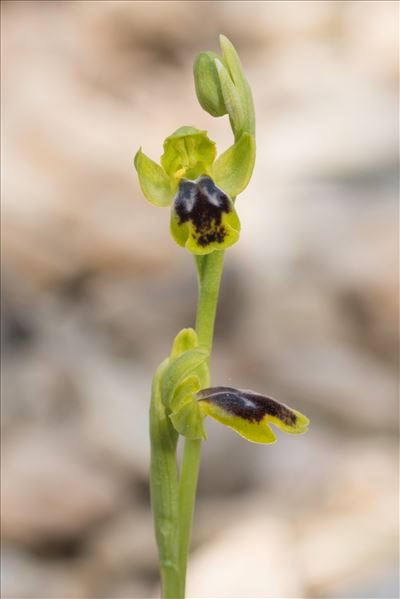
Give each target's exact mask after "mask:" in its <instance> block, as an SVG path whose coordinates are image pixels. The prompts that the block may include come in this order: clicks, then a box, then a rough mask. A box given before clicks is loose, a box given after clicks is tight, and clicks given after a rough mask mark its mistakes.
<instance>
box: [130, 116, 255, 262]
mask: <svg viewBox="0 0 400 599" xmlns="http://www.w3.org/2000/svg"><path fill="white" fill-rule="evenodd" d="M216 154H217V151H216V147H215V143H214V142H213V141H211V140H210V139H209V138H208V137H207V132H206V131H200V130H198V129H195V128H194V127H181V128H180V129H178V130H177V131H175V133H173V134H172V135H170V136H169V137H167V138H166V140H165V141H164V153H163V155H162V156H161V160H160V162H161V164H157V163H156V162H154V161H153V160H151V158H149V157H148V156H146V154H144V153H143V152H142V150H141V149H140V150H139V151H138V153H137V154H136V156H135V167H136V170H137V172H138V176H139V182H140V186H141V188H142V191H143V194H144V195H145V197H146V198H147V199H148V200H149V202H151V203H152V204H154V205H155V206H170V205H171V204H172V205H173V206H172V207H173V209H172V215H171V231H172V235H173V237H174V239H175V240H176V242H177V243H178V244H179V245H181V246H183V247H186V249H188V250H189V251H190V252H192V253H194V254H207V253H210V252H212V251H214V250H216V249H225V248H227V247H229V246H231V245H232V244H233V243H235V242H236V241H237V239H238V238H239V231H240V223H239V219H238V216H237V214H236V211H235V208H234V205H233V200H234V198H235V197H236V196H237V195H238V194H239V193H241V192H242V191H243V190H244V189H245V187H246V186H247V184H248V182H249V180H250V177H251V173H252V170H253V166H254V156H255V141H254V137H253V136H252V135H250V134H249V133H244V134H243V135H242V136H241V137H240V139H239V140H238V141H237V142H236V143H234V144H233V145H232V146H231V147H230V148H228V150H226V151H225V152H224V153H223V154H221V155H220V156H219V157H218V158H216Z"/></svg>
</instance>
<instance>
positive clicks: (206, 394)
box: [197, 387, 297, 425]
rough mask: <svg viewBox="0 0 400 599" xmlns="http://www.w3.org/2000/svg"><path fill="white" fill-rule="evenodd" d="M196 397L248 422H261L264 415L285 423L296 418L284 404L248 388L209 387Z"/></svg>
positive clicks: (293, 421)
mask: <svg viewBox="0 0 400 599" xmlns="http://www.w3.org/2000/svg"><path fill="white" fill-rule="evenodd" d="M197 399H198V400H199V401H207V402H210V403H213V404H214V405H215V406H217V407H219V408H221V409H222V410H224V411H225V412H227V413H229V414H232V416H237V417H239V418H243V419H244V420H248V421H249V422H261V420H262V419H263V418H264V417H265V416H272V417H274V418H277V419H278V420H280V421H281V422H282V423H284V424H287V425H294V424H296V420H297V418H296V414H295V413H294V412H293V411H292V410H291V409H290V408H288V407H287V406H285V404H282V403H280V402H279V401H276V400H275V399H272V398H271V397H267V396H266V395H262V394H261V393H256V392H255V391H250V390H248V389H235V388H234V387H209V388H208V389H202V390H201V391H199V392H198V393H197Z"/></svg>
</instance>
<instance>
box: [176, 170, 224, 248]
mask: <svg viewBox="0 0 400 599" xmlns="http://www.w3.org/2000/svg"><path fill="white" fill-rule="evenodd" d="M174 208H175V212H176V214H177V216H178V219H179V224H180V225H182V224H184V223H186V222H188V221H191V223H192V224H193V228H194V231H195V233H194V238H195V239H196V241H197V243H198V244H199V245H200V246H202V247H207V246H208V245H210V243H213V242H217V243H223V242H224V240H225V237H226V235H227V231H226V228H225V227H224V225H223V224H222V222H221V221H222V214H223V213H224V212H225V213H229V212H230V211H231V205H230V200H229V197H228V196H227V195H226V194H225V193H224V192H223V191H222V189H220V188H219V187H217V186H216V185H215V183H214V181H213V180H212V179H211V177H207V176H205V175H204V176H202V177H199V178H198V179H197V180H196V181H188V180H185V179H183V180H182V181H181V183H180V184H179V190H178V193H177V195H176V197H175V200H174Z"/></svg>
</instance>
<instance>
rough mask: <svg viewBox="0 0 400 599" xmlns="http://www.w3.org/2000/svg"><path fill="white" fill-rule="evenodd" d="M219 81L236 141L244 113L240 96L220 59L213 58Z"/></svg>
mask: <svg viewBox="0 0 400 599" xmlns="http://www.w3.org/2000/svg"><path fill="white" fill-rule="evenodd" d="M214 62H215V66H216V68H217V72H218V77H219V81H220V84H221V91H222V96H223V98H224V104H225V106H226V109H227V111H228V114H229V118H230V121H231V125H232V128H233V133H234V135H235V139H238V138H239V137H240V135H241V134H242V133H243V130H244V123H245V111H244V105H243V102H242V99H241V97H240V94H239V92H238V90H237V88H236V86H235V84H234V83H233V81H232V79H231V76H230V74H229V72H228V70H227V68H226V67H225V65H224V64H223V62H222V59H219V58H215V61H214Z"/></svg>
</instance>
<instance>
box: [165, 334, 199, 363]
mask: <svg viewBox="0 0 400 599" xmlns="http://www.w3.org/2000/svg"><path fill="white" fill-rule="evenodd" d="M198 345H199V340H198V338H197V333H196V331H195V330H194V329H192V328H187V329H182V330H181V331H179V333H178V334H177V335H176V337H175V339H174V341H173V343H172V349H171V354H170V358H171V360H175V359H176V358H178V357H179V356H180V355H181V354H183V353H185V352H186V351H188V350H189V349H193V348H194V347H198Z"/></svg>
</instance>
